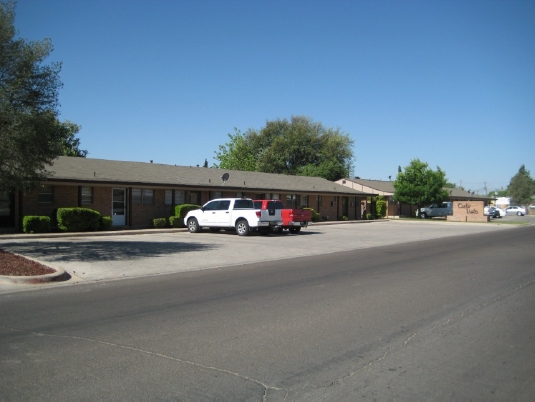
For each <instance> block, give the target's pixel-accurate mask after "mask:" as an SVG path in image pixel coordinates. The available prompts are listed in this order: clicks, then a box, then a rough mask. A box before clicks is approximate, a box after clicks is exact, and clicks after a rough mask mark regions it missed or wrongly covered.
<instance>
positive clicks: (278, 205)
mask: <svg viewBox="0 0 535 402" xmlns="http://www.w3.org/2000/svg"><path fill="white" fill-rule="evenodd" d="M253 203H254V206H255V208H256V209H260V210H266V209H273V210H276V212H277V213H278V212H279V211H278V210H280V213H281V218H282V225H279V226H275V227H273V226H272V227H271V231H272V232H273V233H280V232H282V230H283V229H288V230H289V231H290V233H299V232H300V231H301V228H306V227H307V226H308V223H309V222H311V221H312V212H311V211H310V210H309V209H302V208H297V209H291V208H284V204H283V203H282V201H280V200H254V201H253ZM272 213H273V212H272Z"/></svg>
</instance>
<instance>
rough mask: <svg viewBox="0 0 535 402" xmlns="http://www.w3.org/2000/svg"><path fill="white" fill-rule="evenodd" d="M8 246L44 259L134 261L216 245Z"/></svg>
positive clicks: (103, 243) (99, 243) (76, 243)
mask: <svg viewBox="0 0 535 402" xmlns="http://www.w3.org/2000/svg"><path fill="white" fill-rule="evenodd" d="M3 248H4V249H5V250H8V251H11V252H14V253H17V254H20V255H23V256H25V257H30V258H34V259H38V260H43V261H49V262H54V261H58V262H59V261H65V262H72V261H80V262H96V261H133V260H137V259H139V258H146V257H159V256H168V255H170V254H177V257H179V255H180V254H182V253H188V252H192V251H206V250H212V249H214V248H217V246H214V245H208V244H195V243H180V242H145V241H51V242H46V243H43V242H30V243H24V244H20V243H10V244H4V245H3Z"/></svg>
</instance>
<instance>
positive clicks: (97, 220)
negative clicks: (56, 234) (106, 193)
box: [57, 208, 101, 232]
mask: <svg viewBox="0 0 535 402" xmlns="http://www.w3.org/2000/svg"><path fill="white" fill-rule="evenodd" d="M57 217H58V229H59V230H61V231H63V232H86V231H91V230H98V229H99V228H100V225H101V215H100V213H99V212H97V211H94V210H92V209H89V208H58V213H57Z"/></svg>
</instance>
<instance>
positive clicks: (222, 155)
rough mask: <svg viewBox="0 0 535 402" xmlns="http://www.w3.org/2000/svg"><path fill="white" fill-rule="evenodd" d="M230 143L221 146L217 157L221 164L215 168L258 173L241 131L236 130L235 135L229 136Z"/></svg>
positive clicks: (215, 165) (250, 150)
mask: <svg viewBox="0 0 535 402" xmlns="http://www.w3.org/2000/svg"><path fill="white" fill-rule="evenodd" d="M227 135H228V137H229V139H230V141H229V142H227V143H226V144H225V145H220V146H219V151H216V152H215V154H216V157H215V159H217V160H218V161H219V163H218V164H217V163H216V164H214V167H217V168H220V169H231V170H248V171H256V170H257V169H256V161H255V158H254V155H253V152H252V149H251V148H250V146H249V144H247V141H246V139H245V135H244V134H242V133H241V131H240V130H238V129H237V128H234V135H232V134H227Z"/></svg>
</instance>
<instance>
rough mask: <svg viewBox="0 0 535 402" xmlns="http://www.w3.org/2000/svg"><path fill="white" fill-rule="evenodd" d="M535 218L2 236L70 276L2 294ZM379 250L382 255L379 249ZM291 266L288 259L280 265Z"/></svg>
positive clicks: (11, 247) (0, 288)
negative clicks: (241, 232)
mask: <svg viewBox="0 0 535 402" xmlns="http://www.w3.org/2000/svg"><path fill="white" fill-rule="evenodd" d="M534 218H535V217H534V216H524V217H516V216H508V217H504V218H501V219H499V220H496V222H498V223H493V224H473V223H468V224H467V223H455V222H446V221H437V220H426V221H420V220H385V221H373V222H363V221H360V222H359V223H338V224H328V225H312V226H310V227H309V228H307V229H304V230H303V231H301V233H299V234H290V233H288V232H285V233H284V234H282V235H269V236H260V235H258V234H252V235H250V236H247V237H240V236H237V235H236V234H235V233H234V232H224V231H221V232H219V233H211V232H209V231H208V230H203V232H201V233H197V234H191V233H188V232H186V231H175V232H159V231H157V230H146V231H136V232H128V234H121V235H119V234H117V235H108V236H94V235H92V236H91V235H88V236H74V235H72V236H69V235H65V234H64V235H63V236H61V237H50V238H40V237H38V236H36V237H35V238H17V237H16V236H11V237H10V238H3V239H1V240H0V248H3V249H5V250H7V251H11V252H15V253H18V254H21V255H24V256H27V257H30V258H34V259H36V260H38V261H41V262H43V263H45V264H47V265H50V266H53V267H59V268H62V269H64V270H65V271H67V272H68V273H69V274H70V275H71V277H72V278H71V279H70V280H68V281H66V282H58V283H50V284H45V285H7V284H0V293H6V292H12V291H17V290H25V289H28V286H31V287H32V288H37V287H42V286H46V287H51V286H69V285H73V284H77V283H84V282H94V281H104V280H116V279H124V278H134V277H142V276H150V275H162V274H167V273H174V272H186V271H196V270H204V269H222V268H224V267H227V266H233V265H240V264H247V263H254V262H261V261H274V260H283V259H288V258H299V257H303V256H311V255H320V254H328V253H335V252H339V251H349V250H356V249H362V248H370V247H380V246H384V245H390V244H398V243H406V242H417V241H423V240H428V239H436V238H441V237H448V236H460V235H464V234H473V233H485V232H489V231H496V230H514V228H515V227H518V225H515V224H504V223H506V222H508V221H509V222H513V221H517V220H521V221H523V222H528V221H529V222H535V219H534ZM378 252H380V250H378ZM285 263H286V264H291V262H285Z"/></svg>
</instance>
